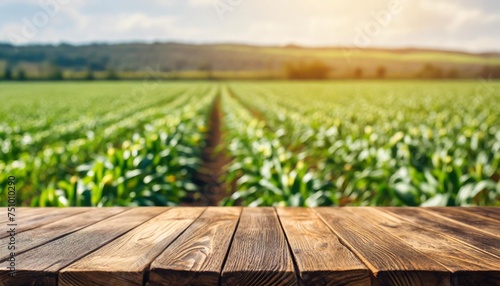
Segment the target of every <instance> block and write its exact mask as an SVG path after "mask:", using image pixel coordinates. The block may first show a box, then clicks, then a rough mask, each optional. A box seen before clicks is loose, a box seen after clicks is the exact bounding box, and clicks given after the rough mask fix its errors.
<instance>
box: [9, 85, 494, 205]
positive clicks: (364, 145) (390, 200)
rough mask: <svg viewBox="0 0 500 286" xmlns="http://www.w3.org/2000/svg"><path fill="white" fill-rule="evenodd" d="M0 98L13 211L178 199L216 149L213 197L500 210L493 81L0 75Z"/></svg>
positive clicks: (199, 189) (185, 200)
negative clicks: (0, 78)
mask: <svg viewBox="0 0 500 286" xmlns="http://www.w3.org/2000/svg"><path fill="white" fill-rule="evenodd" d="M0 100H1V102H2V104H1V105H0V120H1V121H0V156H1V157H0V186H1V189H0V205H1V206H5V205H7V201H6V198H7V195H6V189H7V188H6V184H7V181H8V177H9V176H15V177H16V187H17V190H18V191H17V196H18V201H19V202H21V204H22V205H26V206H28V205H29V206H111V205H179V204H189V203H190V201H192V200H197V199H198V198H200V196H203V193H204V192H206V189H205V188H204V186H203V184H200V182H199V180H197V177H198V176H199V174H200V173H201V172H205V171H204V170H203V169H204V168H202V166H204V164H205V163H206V161H207V160H209V159H210V158H212V157H213V158H220V156H219V155H221V154H223V157H224V159H220V160H221V164H214V166H219V167H220V170H214V173H217V174H215V175H214V176H217V180H218V181H221V182H223V183H222V184H223V187H221V189H223V190H224V192H225V193H224V194H223V196H222V197H223V198H222V199H221V200H220V201H219V203H220V204H221V205H250V206H268V205H276V206H323V205H394V206H401V205H410V206H417V205H425V206H440V205H497V206H498V205H500V167H499V164H500V116H499V114H500V112H499V110H500V82H488V81H467V82H460V81H455V82H453V81H449V82H448V81H343V82H341V81H339V82H302V83H291V82H279V81H276V82H182V81H179V82H168V83H167V82H161V83H155V82H153V81H151V82H139V81H137V82H88V83H84V82H64V83H43V82H39V83H2V84H0ZM215 137H216V138H215ZM210 142H218V144H217V146H216V148H211V149H210V150H211V154H209V155H210V156H208V157H209V159H207V156H206V154H205V153H206V152H207V146H208V145H209V144H211V143H210ZM204 154H205V155H204ZM210 160H212V159H210ZM213 160H216V159H213ZM215 171H217V172H215ZM205 187H206V186H205Z"/></svg>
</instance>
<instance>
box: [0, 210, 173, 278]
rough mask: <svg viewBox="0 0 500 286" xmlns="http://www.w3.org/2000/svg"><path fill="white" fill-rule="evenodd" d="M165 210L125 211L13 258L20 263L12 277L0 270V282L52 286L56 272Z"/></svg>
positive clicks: (4, 270)
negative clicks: (14, 275)
mask: <svg viewBox="0 0 500 286" xmlns="http://www.w3.org/2000/svg"><path fill="white" fill-rule="evenodd" d="M165 210H166V209H165V208H160V207H158V208H136V209H131V210H127V211H125V212H123V213H121V214H118V215H116V216H113V217H111V218H108V219H105V220H102V221H100V222H98V223H96V224H94V225H91V226H89V227H86V228H83V229H80V230H78V231H76V232H74V233H72V234H69V235H66V236H64V237H62V238H60V239H57V240H54V241H51V242H49V243H46V244H44V245H42V246H39V247H37V248H34V249H32V250H29V251H27V252H25V253H23V254H21V255H19V256H18V257H17V260H18V261H20V262H22V263H19V264H18V267H17V272H16V277H14V278H12V277H10V276H8V274H9V273H8V271H7V270H6V269H4V268H0V281H2V282H3V283H5V284H6V285H20V286H21V285H56V284H57V272H58V271H59V270H60V269H62V268H64V267H65V266H67V265H69V264H71V263H72V262H74V261H76V260H78V259H80V258H82V257H84V256H85V255H87V254H89V253H90V252H92V251H94V250H95V249H98V248H100V247H102V246H103V245H105V244H107V243H109V242H110V241H112V240H113V239H115V238H117V237H119V236H120V235H122V234H124V233H126V232H128V231H129V230H131V229H133V228H135V227H136V226H138V225H140V224H142V223H144V222H145V221H147V220H149V219H151V218H153V217H155V216H157V215H159V214H160V213H162V212H164V211H165ZM138 259H139V258H138ZM108 285H110V284H108Z"/></svg>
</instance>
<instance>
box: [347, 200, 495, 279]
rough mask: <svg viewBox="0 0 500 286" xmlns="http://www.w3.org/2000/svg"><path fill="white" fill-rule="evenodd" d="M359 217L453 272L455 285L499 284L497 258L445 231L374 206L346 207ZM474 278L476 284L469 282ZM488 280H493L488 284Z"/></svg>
mask: <svg viewBox="0 0 500 286" xmlns="http://www.w3.org/2000/svg"><path fill="white" fill-rule="evenodd" d="M345 210H346V211H347V212H350V213H351V214H352V215H353V216H357V217H359V218H360V220H363V221H366V222H368V223H370V224H373V225H376V226H378V227H380V228H382V229H384V231H385V232H387V233H389V234H391V235H394V236H396V237H399V238H400V239H401V240H403V241H404V242H405V243H407V244H409V245H410V246H411V247H413V248H414V249H416V250H418V251H420V252H421V253H423V254H425V255H427V256H428V257H430V258H431V259H433V260H435V261H437V262H439V263H440V264H442V265H444V266H446V268H448V269H450V270H451V271H452V272H453V280H454V283H455V284H456V285H500V259H499V258H498V257H495V256H493V255H491V254H488V253H485V252H483V251H481V250H478V249H477V248H475V247H472V246H471V245H469V244H466V243H463V242H462V241H458V240H456V239H453V238H451V237H449V236H447V235H446V233H442V232H438V231H433V230H429V229H427V228H426V227H425V226H423V225H415V224H412V223H410V222H408V221H406V220H404V219H401V218H399V217H397V216H396V215H394V214H392V213H388V212H384V211H382V210H380V209H377V208H345ZM468 281H474V282H475V284H469V283H468ZM491 282H495V283H493V284H491Z"/></svg>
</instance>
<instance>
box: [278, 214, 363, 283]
mask: <svg viewBox="0 0 500 286" xmlns="http://www.w3.org/2000/svg"><path fill="white" fill-rule="evenodd" d="M277 211H278V215H279V218H280V221H281V224H282V226H283V230H284V231H285V234H286V237H287V240H288V243H289V245H290V248H291V250H292V253H293V256H294V257H295V261H296V263H297V269H298V271H299V277H300V280H301V282H302V283H304V284H311V283H312V284H315V285H342V284H343V285H370V276H369V273H368V268H366V266H364V265H363V263H361V261H360V260H359V259H358V258H357V257H356V256H355V255H354V254H353V253H352V252H351V251H350V250H349V249H348V248H347V247H345V246H344V245H343V244H342V243H340V241H339V239H338V238H337V236H336V235H335V234H333V233H332V231H331V230H330V229H329V228H328V226H327V225H326V224H325V223H324V222H323V221H321V219H320V218H319V217H318V216H317V215H316V214H315V213H314V211H313V210H312V209H305V208H278V209H277ZM332 258H334V259H332Z"/></svg>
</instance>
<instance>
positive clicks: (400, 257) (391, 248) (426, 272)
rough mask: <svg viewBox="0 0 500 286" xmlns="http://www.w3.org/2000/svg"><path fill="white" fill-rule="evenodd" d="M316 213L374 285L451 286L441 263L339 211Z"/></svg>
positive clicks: (324, 210) (336, 209) (327, 209)
mask: <svg viewBox="0 0 500 286" xmlns="http://www.w3.org/2000/svg"><path fill="white" fill-rule="evenodd" d="M315 211H316V212H317V213H318V214H319V215H320V217H321V218H322V219H323V220H324V221H325V222H326V223H327V224H328V225H329V226H330V228H331V229H332V230H333V231H334V232H335V234H337V236H338V237H339V238H340V239H341V241H342V242H343V244H345V245H346V246H347V247H349V249H350V250H351V251H353V252H354V253H355V254H356V255H357V256H358V257H359V258H360V259H361V260H362V261H363V263H364V264H365V265H366V266H367V267H368V268H369V269H370V270H371V272H372V274H373V277H372V283H373V284H374V285H450V279H451V273H450V272H449V270H448V269H446V268H445V267H444V266H442V265H441V264H438V263H437V262H435V261H434V260H432V259H430V258H429V257H427V256H426V255H424V254H422V253H420V252H419V251H417V250H415V249H413V248H412V247H410V246H409V245H407V244H406V243H405V242H404V241H403V240H401V239H399V238H397V237H396V236H393V235H391V234H389V233H387V232H385V231H384V230H383V229H382V228H380V227H378V226H376V225H373V224H370V223H368V222H366V221H364V220H363V219H360V218H359V217H357V216H354V215H352V214H351V213H349V212H348V211H346V210H344V209H342V208H317V209H315Z"/></svg>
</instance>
